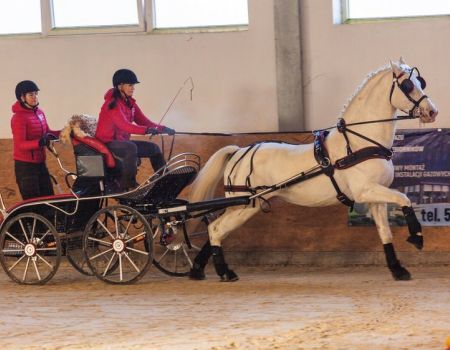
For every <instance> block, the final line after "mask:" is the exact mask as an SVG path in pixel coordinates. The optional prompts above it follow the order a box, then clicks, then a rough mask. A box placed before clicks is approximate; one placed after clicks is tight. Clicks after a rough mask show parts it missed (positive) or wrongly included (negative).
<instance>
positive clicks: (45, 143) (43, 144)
mask: <svg viewBox="0 0 450 350" xmlns="http://www.w3.org/2000/svg"><path fill="white" fill-rule="evenodd" d="M49 145H50V138H49V137H48V135H47V134H44V135H43V136H42V137H41V138H40V139H39V146H40V147H48V146H49Z"/></svg>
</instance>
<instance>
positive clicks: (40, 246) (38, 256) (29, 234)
mask: <svg viewBox="0 0 450 350" xmlns="http://www.w3.org/2000/svg"><path fill="white" fill-rule="evenodd" d="M60 261H61V241H60V239H59V236H58V233H57V232H56V229H55V227H54V226H53V225H52V224H51V223H50V221H48V220H47V219H46V218H44V217H43V216H41V215H39V214H35V213H23V214H20V215H17V216H16V217H14V218H12V219H11V220H9V221H8V222H7V223H6V224H5V226H4V227H3V229H2V231H1V233H0V262H1V264H2V266H3V269H4V270H5V272H6V273H7V274H8V276H9V277H10V278H11V279H12V280H13V281H15V282H17V283H20V284H44V283H46V282H48V281H49V280H50V279H51V278H52V277H53V275H54V274H55V273H56V271H57V270H58V267H59V263H60Z"/></svg>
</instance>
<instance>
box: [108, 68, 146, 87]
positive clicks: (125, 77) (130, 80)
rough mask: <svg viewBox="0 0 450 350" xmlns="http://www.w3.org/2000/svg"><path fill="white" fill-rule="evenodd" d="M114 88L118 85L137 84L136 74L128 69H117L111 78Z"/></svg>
mask: <svg viewBox="0 0 450 350" xmlns="http://www.w3.org/2000/svg"><path fill="white" fill-rule="evenodd" d="M112 83H113V86H114V87H117V86H119V85H120V84H139V81H138V79H137V76H136V74H134V72H133V71H131V70H129V69H119V70H118V71H116V72H115V73H114V75H113V78H112Z"/></svg>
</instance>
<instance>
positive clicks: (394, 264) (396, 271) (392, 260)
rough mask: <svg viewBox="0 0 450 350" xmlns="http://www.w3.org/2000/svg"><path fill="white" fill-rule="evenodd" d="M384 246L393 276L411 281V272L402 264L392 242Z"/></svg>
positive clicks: (397, 279) (398, 279)
mask: <svg viewBox="0 0 450 350" xmlns="http://www.w3.org/2000/svg"><path fill="white" fill-rule="evenodd" d="M383 248H384V254H385V256H386V262H387V265H388V268H389V270H390V271H391V273H392V277H394V279H395V280H396V281H409V280H410V279H411V274H410V273H409V271H408V270H407V269H405V268H404V267H403V266H402V265H401V264H400V261H399V260H398V259H397V256H396V254H395V250H394V246H393V245H392V243H387V244H383Z"/></svg>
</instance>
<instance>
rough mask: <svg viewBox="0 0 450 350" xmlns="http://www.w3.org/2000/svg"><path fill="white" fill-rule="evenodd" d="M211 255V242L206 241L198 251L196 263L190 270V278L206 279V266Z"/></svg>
mask: <svg viewBox="0 0 450 350" xmlns="http://www.w3.org/2000/svg"><path fill="white" fill-rule="evenodd" d="M210 256H211V243H210V242H209V240H208V241H206V243H205V244H204V245H203V247H202V249H201V250H200V251H199V252H198V254H197V256H196V257H195V259H194V264H193V265H192V269H191V270H190V271H189V278H190V279H193V280H204V279H205V278H206V276H205V266H206V264H207V263H208V260H209V257H210Z"/></svg>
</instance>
